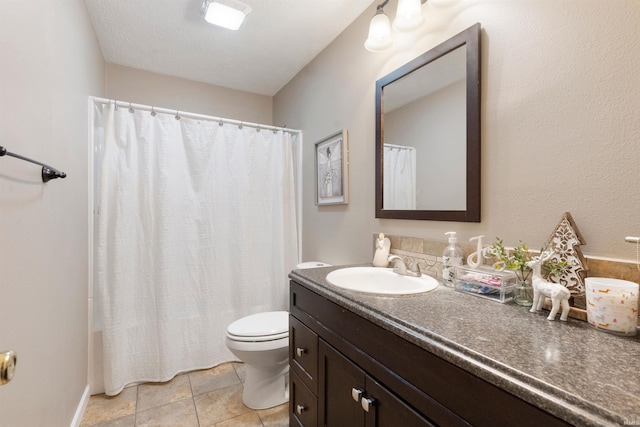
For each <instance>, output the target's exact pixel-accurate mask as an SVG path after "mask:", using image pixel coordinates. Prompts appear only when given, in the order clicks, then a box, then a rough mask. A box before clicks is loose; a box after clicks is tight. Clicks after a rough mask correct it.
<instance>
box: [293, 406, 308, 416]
mask: <svg viewBox="0 0 640 427" xmlns="http://www.w3.org/2000/svg"><path fill="white" fill-rule="evenodd" d="M306 410H307V407H306V406H304V405H298V406H296V412H297V413H298V415H302V411H306Z"/></svg>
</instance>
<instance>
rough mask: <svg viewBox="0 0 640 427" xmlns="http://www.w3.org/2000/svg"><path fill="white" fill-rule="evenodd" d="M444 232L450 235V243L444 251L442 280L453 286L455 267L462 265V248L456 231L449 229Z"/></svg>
mask: <svg viewBox="0 0 640 427" xmlns="http://www.w3.org/2000/svg"><path fill="white" fill-rule="evenodd" d="M444 234H445V235H447V236H449V244H448V245H447V247H446V248H444V252H443V253H442V280H443V281H444V284H445V286H449V287H453V279H454V278H455V276H456V271H455V267H456V266H458V265H462V249H460V246H458V245H457V244H456V243H457V242H458V238H457V236H456V232H455V231H447V232H446V233H444Z"/></svg>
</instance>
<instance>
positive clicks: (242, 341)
mask: <svg viewBox="0 0 640 427" xmlns="http://www.w3.org/2000/svg"><path fill="white" fill-rule="evenodd" d="M326 266H329V264H325V263H321V262H317V261H313V262H305V263H301V264H298V265H297V266H296V269H304V268H315V267H326ZM225 344H226V346H227V348H228V349H229V350H230V351H231V352H232V353H233V354H234V355H235V356H236V357H237V358H238V359H240V360H241V361H242V362H244V363H245V367H246V377H245V380H244V391H243V392H242V401H243V402H244V404H245V405H246V406H247V407H249V408H251V409H267V408H271V407H274V406H278V405H281V404H283V403H285V402H287V401H288V400H289V313H288V312H287V311H269V312H264V313H256V314H251V315H249V316H246V317H243V318H241V319H238V320H236V321H235V322H233V323H231V324H230V325H229V326H228V327H227V334H226V337H225Z"/></svg>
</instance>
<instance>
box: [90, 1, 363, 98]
mask: <svg viewBox="0 0 640 427" xmlns="http://www.w3.org/2000/svg"><path fill="white" fill-rule="evenodd" d="M85 2H86V4H87V8H88V10H89V14H90V16H91V20H92V22H93V26H94V28H95V31H96V35H97V37H98V40H99V42H100V46H101V48H102V54H103V55H104V59H105V61H107V62H108V63H112V64H118V65H124V66H127V67H132V68H137V69H141V70H145V71H151V72H155V73H160V74H168V75H171V76H175V77H182V78H185V79H189V80H195V81H200V82H205V83H209V84H213V85H217V86H223V87H227V88H231V89H237V90H243V91H247V92H252V93H258V94H263V95H270V96H271V95H275V94H276V93H277V92H278V90H280V89H281V88H282V87H283V86H284V85H285V84H286V83H287V82H288V81H289V80H290V79H291V78H292V77H293V76H295V75H296V74H297V73H298V72H299V71H300V70H301V69H302V68H303V67H304V66H305V65H307V64H308V63H309V62H310V61H311V60H312V59H313V58H314V57H315V56H316V55H317V54H318V53H320V51H322V50H323V49H324V48H325V47H326V46H327V45H329V44H330V43H331V42H332V41H333V40H334V39H335V38H336V37H337V36H338V35H339V34H340V33H341V32H342V31H343V30H344V29H345V28H346V27H347V26H349V24H351V22H353V21H354V20H355V19H356V18H357V17H358V16H359V15H360V14H361V13H362V12H363V11H364V10H365V9H366V8H367V7H368V6H369V5H371V4H372V3H373V1H372V0H243V2H244V3H246V4H248V5H249V6H251V9H252V11H251V13H250V14H249V15H248V16H247V19H246V20H245V22H244V23H243V25H242V27H241V28H240V30H238V31H231V30H227V29H224V28H219V27H216V26H214V25H211V24H208V23H207V22H206V21H205V20H204V18H203V17H202V16H201V15H200V7H201V0H85ZM362 37H363V40H364V38H366V34H363V35H362Z"/></svg>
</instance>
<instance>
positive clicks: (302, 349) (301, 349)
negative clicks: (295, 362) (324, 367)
mask: <svg viewBox="0 0 640 427" xmlns="http://www.w3.org/2000/svg"><path fill="white" fill-rule="evenodd" d="M306 352H307V349H306V348H302V347H297V348H296V354H297V355H298V357H302V355H303V354H305V353H306Z"/></svg>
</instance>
